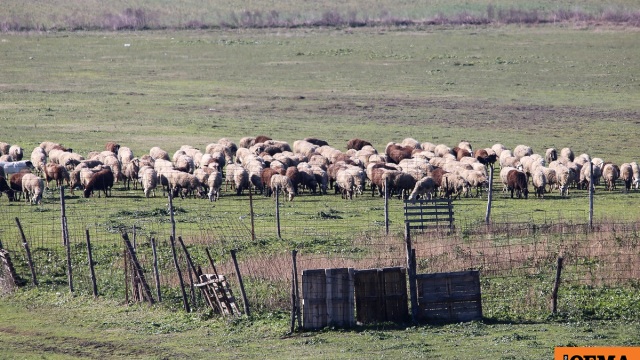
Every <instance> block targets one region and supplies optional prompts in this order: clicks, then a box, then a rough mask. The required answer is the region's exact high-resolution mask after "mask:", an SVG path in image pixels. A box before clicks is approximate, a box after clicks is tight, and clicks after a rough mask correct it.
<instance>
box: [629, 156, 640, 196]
mask: <svg viewBox="0 0 640 360" xmlns="http://www.w3.org/2000/svg"><path fill="white" fill-rule="evenodd" d="M630 165H631V171H632V173H633V184H634V185H635V186H634V187H635V189H636V190H638V189H640V168H639V167H638V163H637V162H635V161H633V162H631V164H630Z"/></svg>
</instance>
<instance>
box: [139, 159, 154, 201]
mask: <svg viewBox="0 0 640 360" xmlns="http://www.w3.org/2000/svg"><path fill="white" fill-rule="evenodd" d="M138 175H139V176H140V180H141V184H142V188H143V190H144V196H145V197H147V198H148V197H149V195H151V192H152V191H153V196H154V197H155V196H156V192H155V189H156V187H157V185H158V174H157V173H156V170H155V169H154V168H152V167H149V166H145V167H144V168H140V171H139V172H138Z"/></svg>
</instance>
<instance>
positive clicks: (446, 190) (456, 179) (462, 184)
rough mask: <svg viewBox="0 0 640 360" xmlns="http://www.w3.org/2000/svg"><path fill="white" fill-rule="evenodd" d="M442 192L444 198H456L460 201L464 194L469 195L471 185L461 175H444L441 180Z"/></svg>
mask: <svg viewBox="0 0 640 360" xmlns="http://www.w3.org/2000/svg"><path fill="white" fill-rule="evenodd" d="M440 189H441V190H440V191H441V193H442V197H445V198H446V197H451V199H452V200H453V199H455V198H456V197H457V198H458V199H460V197H461V196H462V194H463V193H465V194H466V193H468V189H469V183H467V181H466V180H465V179H464V178H463V177H462V176H460V175H458V174H454V173H444V174H443V175H442V178H441V180H440Z"/></svg>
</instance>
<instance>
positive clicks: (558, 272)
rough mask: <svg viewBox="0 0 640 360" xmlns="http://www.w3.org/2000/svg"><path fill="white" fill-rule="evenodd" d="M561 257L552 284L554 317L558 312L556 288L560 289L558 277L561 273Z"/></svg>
mask: <svg viewBox="0 0 640 360" xmlns="http://www.w3.org/2000/svg"><path fill="white" fill-rule="evenodd" d="M562 260H563V259H562V257H559V258H558V267H557V268H556V282H555V283H554V284H553V294H552V298H553V300H552V301H553V303H552V312H553V314H554V315H555V314H556V313H557V311H558V288H559V287H560V275H561V273H562Z"/></svg>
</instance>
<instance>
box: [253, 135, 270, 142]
mask: <svg viewBox="0 0 640 360" xmlns="http://www.w3.org/2000/svg"><path fill="white" fill-rule="evenodd" d="M269 140H273V139H272V138H270V137H268V136H266V135H258V136H256V138H255V139H254V141H253V143H254V144H260V143H263V142H266V141H269Z"/></svg>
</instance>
